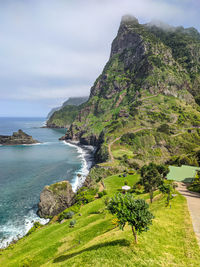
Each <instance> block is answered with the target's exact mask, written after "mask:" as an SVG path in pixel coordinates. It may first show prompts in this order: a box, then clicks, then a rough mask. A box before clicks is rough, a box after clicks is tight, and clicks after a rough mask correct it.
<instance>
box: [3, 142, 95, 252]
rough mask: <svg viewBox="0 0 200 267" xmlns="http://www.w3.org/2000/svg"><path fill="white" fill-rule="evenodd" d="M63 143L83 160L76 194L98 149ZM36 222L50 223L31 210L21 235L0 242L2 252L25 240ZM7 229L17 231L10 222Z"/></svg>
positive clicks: (92, 163) (74, 178)
mask: <svg viewBox="0 0 200 267" xmlns="http://www.w3.org/2000/svg"><path fill="white" fill-rule="evenodd" d="M63 143H64V144H65V145H67V146H71V147H75V148H76V150H77V154H78V155H77V157H78V158H80V159H81V167H80V169H79V170H77V171H76V172H75V173H74V176H73V180H72V181H71V185H72V189H73V191H74V192H75V193H76V192H77V190H78V189H80V188H81V187H82V186H83V184H84V182H85V179H86V177H87V175H88V174H89V171H90V169H91V167H92V166H93V165H94V152H95V149H96V148H95V147H93V146H85V145H81V144H80V143H79V142H73V141H65V140H64V141H63ZM41 144H42V143H38V144H34V145H41ZM31 145H32V144H23V146H31ZM78 174H80V175H81V176H80V177H79V176H78ZM36 221H39V222H40V223H41V224H43V225H46V224H48V223H49V219H44V218H40V217H38V215H37V214H36V213H35V212H34V211H33V209H31V210H30V213H29V215H27V216H25V228H24V229H21V233H20V234H16V235H15V237H9V238H3V239H2V240H0V250H1V249H6V248H7V247H9V245H10V244H12V242H13V241H15V240H16V241H18V240H20V239H21V238H23V237H24V236H25V235H26V234H27V232H28V231H29V230H30V229H31V227H32V226H33V223H34V222H36ZM5 227H6V228H11V229H12V230H15V229H14V227H13V225H12V224H11V223H10V221H9V222H8V223H7V224H6V225H5Z"/></svg>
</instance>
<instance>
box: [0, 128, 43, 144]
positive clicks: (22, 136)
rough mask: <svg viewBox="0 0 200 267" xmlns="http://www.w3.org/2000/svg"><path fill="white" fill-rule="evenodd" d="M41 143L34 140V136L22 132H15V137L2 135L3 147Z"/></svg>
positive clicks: (0, 137)
mask: <svg viewBox="0 0 200 267" xmlns="http://www.w3.org/2000/svg"><path fill="white" fill-rule="evenodd" d="M36 143H39V142H38V141H37V140H35V139H33V138H32V136H30V135H28V134H26V133H24V132H23V131H22V130H18V132H14V133H13V135H11V136H9V135H0V144H1V145H23V144H36Z"/></svg>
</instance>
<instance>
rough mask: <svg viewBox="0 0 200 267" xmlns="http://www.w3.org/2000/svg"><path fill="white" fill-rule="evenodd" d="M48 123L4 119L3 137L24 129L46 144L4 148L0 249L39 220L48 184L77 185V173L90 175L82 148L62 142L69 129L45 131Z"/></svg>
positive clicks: (0, 149)
mask: <svg viewBox="0 0 200 267" xmlns="http://www.w3.org/2000/svg"><path fill="white" fill-rule="evenodd" d="M44 120H45V119H44V118H0V135H4V134H5V135H11V134H12V133H13V131H17V130H18V129H22V130H23V131H25V132H26V133H27V134H29V135H32V136H33V138H34V139H36V140H38V141H40V142H42V143H41V144H36V145H20V146H0V247H4V246H5V245H6V244H7V243H9V242H10V241H11V240H12V239H13V238H16V237H17V236H23V235H24V234H25V233H26V232H27V231H28V230H29V229H30V227H31V226H32V225H33V221H38V220H39V217H37V215H36V210H37V203H38V201H39V196H40V192H41V190H42V189H43V187H44V186H45V185H49V184H52V183H55V182H58V181H61V180H68V181H70V182H71V184H72V185H74V186H75V184H77V176H76V174H77V173H82V174H83V175H84V174H87V164H86V161H85V160H84V157H83V154H84V153H83V151H82V149H81V148H77V147H76V146H73V145H72V146H71V145H68V144H66V143H64V142H61V141H59V140H58V138H59V137H61V136H62V135H64V133H65V131H66V130H64V129H47V128H41V126H42V125H43V123H44ZM40 220H41V219H40ZM41 222H43V223H45V220H41Z"/></svg>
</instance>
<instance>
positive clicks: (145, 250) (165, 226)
mask: <svg viewBox="0 0 200 267" xmlns="http://www.w3.org/2000/svg"><path fill="white" fill-rule="evenodd" d="M125 179H126V180H128V181H129V184H130V185H132V184H133V183H134V182H136V181H137V180H138V176H137V175H134V176H128V177H126V178H120V177H118V175H116V176H111V177H108V178H107V179H105V185H106V188H107V191H108V194H109V196H111V195H113V194H114V193H115V192H116V191H117V190H118V189H120V188H121V186H122V185H123V184H124V180H125ZM105 197H106V196H105ZM105 197H104V198H105ZM171 204H172V207H171V209H170V208H165V207H164V200H163V199H160V200H157V201H155V202H154V203H153V204H152V205H151V210H152V212H153V214H154V215H155V219H154V222H153V225H152V226H151V228H150V231H148V232H147V233H144V234H142V235H141V236H139V244H138V245H135V244H134V243H133V237H132V234H131V230H130V227H128V226H127V227H126V228H125V230H124V231H121V230H119V229H118V228H114V226H113V224H112V218H113V217H112V215H110V214H108V213H107V212H105V211H103V209H104V204H103V199H98V200H95V201H94V202H91V203H89V204H87V205H85V206H83V207H82V208H81V211H80V212H81V215H82V216H79V215H78V214H77V215H76V220H77V224H76V226H75V227H74V228H69V227H68V225H69V221H66V222H65V223H63V224H58V223H54V224H50V225H48V226H45V227H43V228H42V229H39V230H37V231H36V232H35V233H33V234H31V235H30V236H28V237H25V238H23V239H21V240H20V241H19V242H18V243H17V244H15V245H14V246H11V247H10V248H8V249H6V250H4V251H2V252H1V256H0V266H6V267H9V266H14V267H16V266H23V263H25V262H26V261H27V262H31V264H30V266H112V265H113V266H148V267H150V266H152V267H155V266H179V267H180V266H198V265H199V262H200V251H199V248H198V245H197V242H196V239H195V236H194V233H193V230H192V224H191V219H190V216H189V213H188V209H187V205H186V201H185V199H184V198H183V197H182V196H181V195H178V196H177V197H175V198H174V199H173V201H172V203H171ZM99 212H100V213H99ZM25 266H26V265H25ZM27 266H29V265H27Z"/></svg>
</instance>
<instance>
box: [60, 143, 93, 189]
mask: <svg viewBox="0 0 200 267" xmlns="http://www.w3.org/2000/svg"><path fill="white" fill-rule="evenodd" d="M63 143H64V144H66V145H68V146H71V147H75V148H76V150H77V152H78V153H79V158H81V161H82V166H81V168H80V169H79V170H78V171H76V172H75V175H74V177H73V180H74V181H73V182H72V189H73V191H74V192H77V190H78V189H80V188H81V187H82V186H83V184H84V182H85V180H86V178H87V175H88V174H89V172H90V169H91V167H92V166H93V165H94V153H95V150H96V148H95V147H94V146H86V145H81V144H80V143H79V142H78V141H66V140H64V141H63ZM78 174H80V175H81V176H80V177H79V176H78Z"/></svg>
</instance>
